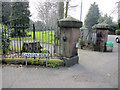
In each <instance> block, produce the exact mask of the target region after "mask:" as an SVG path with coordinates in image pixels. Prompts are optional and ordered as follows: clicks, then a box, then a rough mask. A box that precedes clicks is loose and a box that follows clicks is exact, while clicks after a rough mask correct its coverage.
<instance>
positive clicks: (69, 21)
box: [58, 17, 82, 28]
mask: <svg viewBox="0 0 120 90" xmlns="http://www.w3.org/2000/svg"><path fill="white" fill-rule="evenodd" d="M58 26H59V27H65V28H80V27H82V22H81V21H80V20H78V19H76V18H73V17H67V18H65V19H61V20H59V21H58Z"/></svg>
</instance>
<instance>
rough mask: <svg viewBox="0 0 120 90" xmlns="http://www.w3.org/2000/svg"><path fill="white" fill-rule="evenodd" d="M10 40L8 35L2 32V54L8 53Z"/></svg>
mask: <svg viewBox="0 0 120 90" xmlns="http://www.w3.org/2000/svg"><path fill="white" fill-rule="evenodd" d="M10 41H11V40H10V38H9V35H8V34H7V33H6V32H5V31H3V32H2V50H3V54H6V53H7V52H8V49H9V46H10Z"/></svg>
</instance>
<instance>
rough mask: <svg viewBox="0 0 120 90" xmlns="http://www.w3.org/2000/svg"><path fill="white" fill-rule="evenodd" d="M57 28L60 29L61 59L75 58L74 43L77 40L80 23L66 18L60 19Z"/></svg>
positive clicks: (75, 49)
mask: <svg viewBox="0 0 120 90" xmlns="http://www.w3.org/2000/svg"><path fill="white" fill-rule="evenodd" d="M58 26H59V27H60V28H61V52H62V56H63V57H74V56H77V48H76V43H77V42H78V39H79V33H80V27H82V22H81V21H79V20H77V19H75V18H72V17H68V18H65V19H61V20H59V22H58Z"/></svg>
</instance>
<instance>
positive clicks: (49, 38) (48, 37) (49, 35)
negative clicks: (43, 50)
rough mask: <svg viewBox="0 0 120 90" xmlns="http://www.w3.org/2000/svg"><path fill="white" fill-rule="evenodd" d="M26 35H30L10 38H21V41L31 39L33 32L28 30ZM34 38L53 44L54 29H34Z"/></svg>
mask: <svg viewBox="0 0 120 90" xmlns="http://www.w3.org/2000/svg"><path fill="white" fill-rule="evenodd" d="M27 35H31V37H22V38H12V40H21V41H31V40H33V32H28V33H27ZM35 40H37V41H40V42H43V43H49V44H54V31H40V32H39V31H36V32H35Z"/></svg>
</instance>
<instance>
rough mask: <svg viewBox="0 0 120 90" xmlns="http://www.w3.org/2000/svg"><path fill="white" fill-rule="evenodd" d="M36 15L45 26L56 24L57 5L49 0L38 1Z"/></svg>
mask: <svg viewBox="0 0 120 90" xmlns="http://www.w3.org/2000/svg"><path fill="white" fill-rule="evenodd" d="M36 8H37V11H38V17H39V18H40V19H41V20H42V22H44V23H45V24H46V25H47V26H52V25H54V24H56V21H57V19H58V5H57V3H51V2H39V3H38V5H37V7H36Z"/></svg>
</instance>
